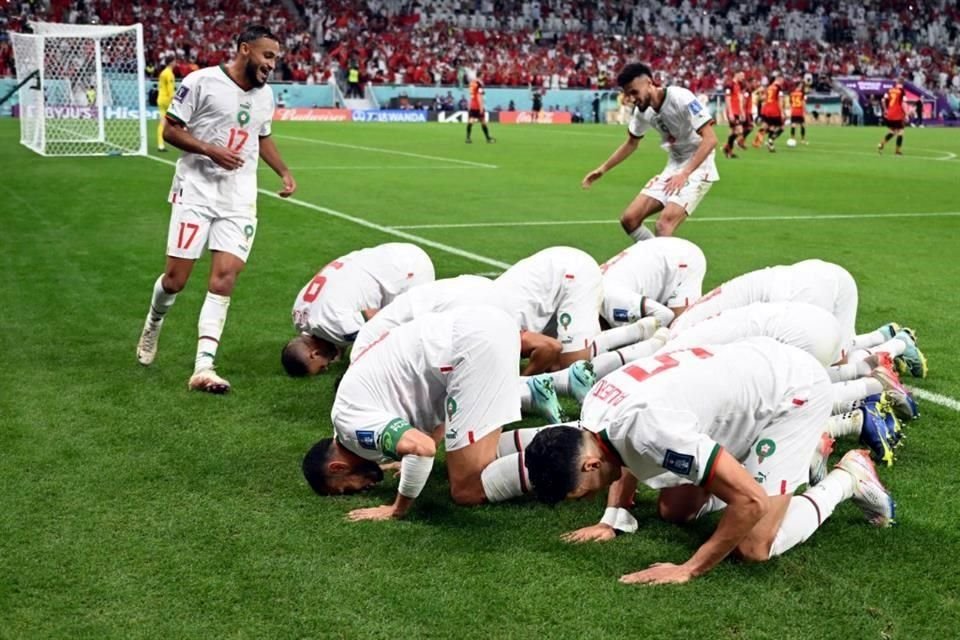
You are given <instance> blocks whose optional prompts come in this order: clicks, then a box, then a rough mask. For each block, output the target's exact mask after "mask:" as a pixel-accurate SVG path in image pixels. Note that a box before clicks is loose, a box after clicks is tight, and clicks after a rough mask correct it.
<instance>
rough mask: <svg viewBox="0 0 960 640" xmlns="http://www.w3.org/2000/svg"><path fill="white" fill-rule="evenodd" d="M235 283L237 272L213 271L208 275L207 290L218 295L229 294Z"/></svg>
mask: <svg viewBox="0 0 960 640" xmlns="http://www.w3.org/2000/svg"><path fill="white" fill-rule="evenodd" d="M236 283H237V274H236V273H232V272H224V273H214V274H211V276H210V283H209V286H208V290H209V291H210V293H215V294H217V295H218V296H229V295H230V294H231V293H233V287H234V285H235V284H236Z"/></svg>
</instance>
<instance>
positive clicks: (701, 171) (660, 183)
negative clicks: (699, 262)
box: [581, 62, 720, 242]
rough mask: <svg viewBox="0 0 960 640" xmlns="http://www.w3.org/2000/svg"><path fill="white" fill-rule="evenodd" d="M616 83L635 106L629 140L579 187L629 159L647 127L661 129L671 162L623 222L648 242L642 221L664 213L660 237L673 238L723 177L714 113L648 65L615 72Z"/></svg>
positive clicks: (630, 207) (638, 238)
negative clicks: (656, 76) (657, 78)
mask: <svg viewBox="0 0 960 640" xmlns="http://www.w3.org/2000/svg"><path fill="white" fill-rule="evenodd" d="M617 84H618V85H619V86H620V90H621V91H622V92H623V93H624V95H625V96H626V99H627V101H629V102H630V103H632V104H633V116H632V117H631V119H630V124H629V125H628V127H627V140H626V141H625V142H624V143H623V144H621V145H620V146H619V147H618V148H617V150H616V151H614V152H613V154H612V155H611V156H610V157H609V158H607V160H606V162H604V163H603V164H601V165H600V166H599V167H597V168H596V169H594V170H593V171H591V172H590V173H588V174H587V175H586V176H584V178H583V181H582V183H581V186H582V187H583V188H584V189H589V188H590V186H591V185H593V183H594V182H596V181H597V180H599V179H600V178H602V177H603V175H604V174H605V173H607V172H608V171H610V170H611V169H613V168H614V167H616V166H617V165H618V164H620V163H621V162H623V161H624V160H626V159H627V158H628V157H630V155H631V154H632V153H633V152H634V151H636V150H637V145H638V144H639V143H640V139H641V138H643V136H644V135H646V132H647V131H648V130H650V129H653V130H655V131H657V132H658V133H659V134H660V137H661V139H662V144H661V146H662V147H663V148H664V150H666V152H667V156H668V160H667V166H666V167H664V169H663V171H661V172H660V173H659V174H658V175H655V176H654V177H653V178H651V179H650V181H649V182H647V184H646V186H645V187H644V188H643V189H642V190H641V191H640V194H639V195H637V197H636V198H634V200H633V202H631V203H630V204H629V205H627V208H626V210H624V212H623V214H622V215H621V216H620V224H621V226H622V227H623V230H624V231H625V232H626V233H627V235H629V236H630V237H631V238H633V240H634V242H640V241H641V240H647V239H649V238H652V237H653V234H652V233H650V230H649V229H647V228H646V227H645V226H643V221H644V220H645V219H646V218H648V217H650V216H651V215H653V214H655V213H657V212H660V216H659V218H657V223H656V231H657V235H658V236H671V235H673V233H674V231H676V229H677V227H678V226H679V225H680V224H681V223H682V222H683V221H684V220H685V219H686V217H687V216H689V215H692V214H693V212H694V210H695V209H696V208H697V206H698V205H699V204H700V201H701V200H703V197H704V196H705V195H706V194H707V192H708V191H709V190H710V187H711V186H712V185H713V183H714V182H716V181H717V180H719V179H720V175H719V174H718V173H717V165H716V162H715V157H714V155H715V154H714V149H715V147H716V146H717V134H716V132H715V131H714V130H713V125H714V121H713V117H712V116H711V115H710V112H709V111H708V110H707V108H706V107H704V106H703V105H702V104H700V102H699V101H698V100H697V98H696V96H694V95H693V94H692V93H691V92H690V91H688V90H687V89H684V88H683V87H676V86H669V87H658V86H657V85H655V84H654V82H653V72H652V71H651V70H650V67H648V66H647V65H645V64H641V63H639V62H634V63H631V64H628V65H626V66H625V67H624V68H623V70H621V71H620V74H619V75H618V76H617Z"/></svg>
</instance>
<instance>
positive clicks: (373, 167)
mask: <svg viewBox="0 0 960 640" xmlns="http://www.w3.org/2000/svg"><path fill="white" fill-rule="evenodd" d="M260 169H261V170H262V171H272V169H270V167H268V166H262V167H260ZM451 169H452V170H454V171H477V170H479V169H481V167H470V166H466V165H464V166H460V165H452V166H451V165H443V164H438V165H433V166H428V165H409V166H402V167H398V166H396V165H389V164H382V165H357V166H352V167H351V166H344V165H327V166H322V167H290V170H291V171H424V170H429V171H445V170H451Z"/></svg>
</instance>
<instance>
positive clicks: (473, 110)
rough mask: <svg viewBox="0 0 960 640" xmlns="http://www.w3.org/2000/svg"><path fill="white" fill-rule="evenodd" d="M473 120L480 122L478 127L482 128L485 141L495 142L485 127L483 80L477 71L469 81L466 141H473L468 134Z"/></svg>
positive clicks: (470, 131) (471, 128)
mask: <svg viewBox="0 0 960 640" xmlns="http://www.w3.org/2000/svg"><path fill="white" fill-rule="evenodd" d="M474 122H479V123H480V128H482V129H483V135H484V137H485V138H486V139H487V142H496V140H495V139H494V138H491V137H490V130H489V129H487V123H486V120H485V117H484V109H483V81H482V79H481V77H480V73H479V72H477V77H476V78H475V79H474V80H473V82H471V83H470V105H469V111H468V112H467V143H470V142H473V140H471V139H470V134H471V133H472V132H473V123H474Z"/></svg>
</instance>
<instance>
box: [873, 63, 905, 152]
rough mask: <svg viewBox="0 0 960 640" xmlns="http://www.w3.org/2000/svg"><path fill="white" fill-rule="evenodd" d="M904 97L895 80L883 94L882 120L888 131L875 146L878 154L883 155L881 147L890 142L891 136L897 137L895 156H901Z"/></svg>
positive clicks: (899, 84)
mask: <svg viewBox="0 0 960 640" xmlns="http://www.w3.org/2000/svg"><path fill="white" fill-rule="evenodd" d="M904 97H905V92H904V89H903V82H902V81H901V80H897V81H896V82H895V83H894V85H893V86H892V87H890V89H889V90H887V92H886V93H885V94H883V109H884V111H883V118H884V120H885V121H886V125H887V128H888V129H889V131H888V132H887V135H885V136H884V137H883V140H881V141H880V144H878V145H877V151H878V152H879V153H883V147H884V146H885V145H886V144H887V143H888V142H890V139H891V138H893V136H897V150H896V152H895V154H896V155H898V156H902V155H903V151H901V147H903V128H904V126H905V125H906V121H907V112H906V111H905V110H904V108H903V99H904Z"/></svg>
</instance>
